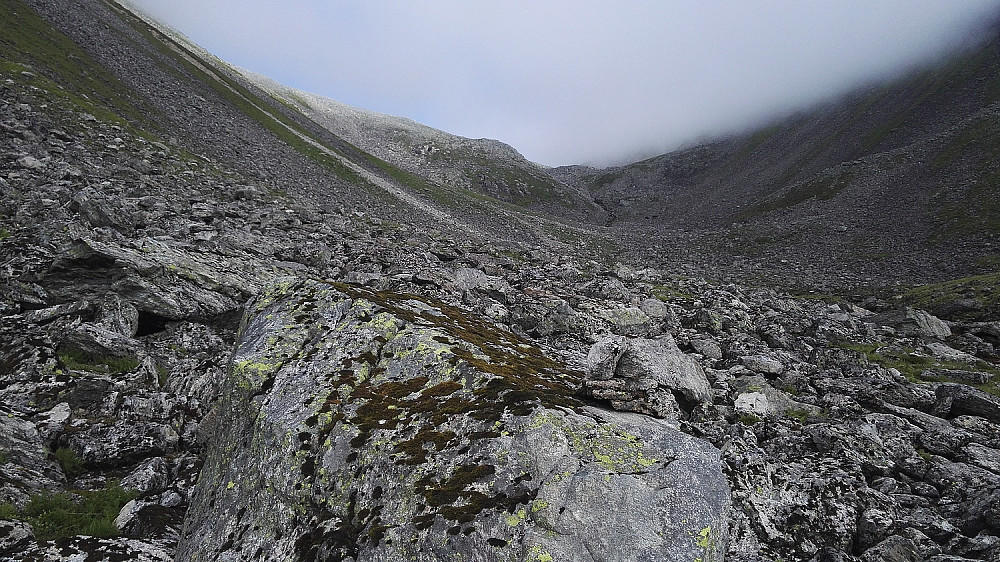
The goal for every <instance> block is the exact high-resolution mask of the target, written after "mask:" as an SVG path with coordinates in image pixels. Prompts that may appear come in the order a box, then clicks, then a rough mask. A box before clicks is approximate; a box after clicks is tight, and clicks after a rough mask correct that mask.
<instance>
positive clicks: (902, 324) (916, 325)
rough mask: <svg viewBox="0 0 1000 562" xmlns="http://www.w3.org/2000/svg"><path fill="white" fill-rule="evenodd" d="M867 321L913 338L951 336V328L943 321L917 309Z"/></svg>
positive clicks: (885, 314) (904, 309)
mask: <svg viewBox="0 0 1000 562" xmlns="http://www.w3.org/2000/svg"><path fill="white" fill-rule="evenodd" d="M865 320H866V321H867V322H872V323H874V324H878V325H880V326H891V327H893V328H895V329H897V330H899V331H900V332H901V333H903V334H906V335H911V336H919V337H925V338H937V339H944V338H947V337H948V336H950V335H951V328H949V327H948V324H946V323H945V322H944V321H943V320H941V319H940V318H938V317H936V316H933V315H931V314H928V313H927V312H925V311H923V310H919V309H916V308H910V307H906V308H902V309H899V310H890V311H888V312H883V313H881V314H877V315H875V316H870V317H868V318H866V319H865Z"/></svg>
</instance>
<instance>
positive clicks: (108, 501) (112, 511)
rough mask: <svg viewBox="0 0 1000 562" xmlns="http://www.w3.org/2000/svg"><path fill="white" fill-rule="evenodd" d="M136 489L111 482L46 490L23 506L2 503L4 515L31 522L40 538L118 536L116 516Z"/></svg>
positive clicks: (1, 517)
mask: <svg viewBox="0 0 1000 562" xmlns="http://www.w3.org/2000/svg"><path fill="white" fill-rule="evenodd" d="M134 498H135V493H134V492H130V491H127V490H125V489H123V488H122V487H121V486H120V485H119V484H118V483H117V482H111V483H109V484H108V486H107V487H106V488H104V489H102V490H75V491H73V492H58V493H52V492H48V491H45V492H42V493H40V494H38V495H36V496H33V497H32V498H31V499H30V500H29V501H28V504H27V505H25V506H24V509H23V510H20V511H19V510H18V509H17V508H16V507H14V506H13V505H12V504H9V503H5V504H0V519H17V520H20V521H25V522H27V523H28V524H30V525H31V528H32V529H34V531H35V538H36V539H38V540H40V541H50V540H57V539H62V538H67V537H73V536H76V535H88V536H92V537H115V536H118V535H119V534H120V533H119V531H118V528H117V527H115V517H117V516H118V513H119V512H120V511H121V509H122V507H123V506H124V505H125V504H126V503H128V502H129V501H130V500H132V499H134Z"/></svg>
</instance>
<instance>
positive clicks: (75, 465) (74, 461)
mask: <svg viewBox="0 0 1000 562" xmlns="http://www.w3.org/2000/svg"><path fill="white" fill-rule="evenodd" d="M52 454H53V455H55V457H56V460H57V461H59V466H61V467H62V471H63V474H65V475H66V478H68V479H70V480H72V479H74V478H76V477H77V476H80V475H81V474H83V473H84V472H86V471H87V470H86V469H85V468H84V466H83V461H82V460H81V459H80V457H78V456H77V454H76V452H75V451H74V450H73V449H70V448H69V447H59V448H58V449H56V450H55V451H53V453H52Z"/></svg>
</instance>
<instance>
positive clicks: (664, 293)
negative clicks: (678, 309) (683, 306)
mask: <svg viewBox="0 0 1000 562" xmlns="http://www.w3.org/2000/svg"><path fill="white" fill-rule="evenodd" d="M652 293H653V296H654V297H655V298H658V299H660V300H661V301H672V300H677V299H684V300H690V299H693V298H695V294H694V293H691V292H688V291H685V290H683V289H681V288H679V287H671V286H669V285H657V286H655V287H653V290H652Z"/></svg>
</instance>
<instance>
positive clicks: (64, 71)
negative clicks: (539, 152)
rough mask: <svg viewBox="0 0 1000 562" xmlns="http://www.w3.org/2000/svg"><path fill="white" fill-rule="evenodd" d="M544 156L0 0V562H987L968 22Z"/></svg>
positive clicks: (981, 48)
mask: <svg viewBox="0 0 1000 562" xmlns="http://www.w3.org/2000/svg"><path fill="white" fill-rule="evenodd" d="M994 29H995V30H996V33H995V34H994V35H993V36H991V37H988V38H987V39H986V40H984V41H982V42H980V43H978V44H977V45H976V46H975V47H970V48H969V49H966V50H964V51H962V52H959V53H955V54H953V55H952V56H950V57H949V58H947V59H946V60H942V61H939V62H937V63H934V64H933V65H930V66H926V67H923V68H920V69H916V70H913V71H912V72H911V73H909V74H907V75H906V76H904V77H902V78H900V79H897V80H893V81H890V82H886V83H880V84H874V85H871V86H869V87H867V88H864V89H861V90H858V91H855V92H854V93H852V94H851V95H849V96H847V97H844V98H841V99H838V100H835V101H830V102H827V103H825V104H823V105H821V106H817V107H814V108H813V109H811V110H809V111H803V112H800V113H797V114H795V115H793V116H790V117H786V118H783V119H780V120H777V121H774V122H773V123H772V124H771V125H770V126H767V127H764V128H760V129H759V130H755V131H750V132H747V133H745V134H740V135H735V136H730V137H726V138H720V139H716V140H714V141H711V142H707V143H703V144H699V145H696V146H692V147H690V148H686V149H683V150H679V151H675V152H672V153H669V154H664V155H662V156H657V157H654V158H650V159H648V160H644V161H641V162H635V163H632V164H628V165H624V166H618V167H613V168H607V169H594V168H588V167H585V166H571V167H562V168H546V167H543V166H539V165H536V164H534V163H532V162H529V161H528V160H526V159H525V158H523V157H522V156H521V155H520V154H519V153H518V152H517V151H516V150H515V149H513V148H511V147H510V146H507V145H505V144H503V143H501V142H498V141H494V140H487V139H478V140H473V139H467V138H462V137H459V136H455V135H451V134H448V133H446V132H443V131H439V130H435V129H432V128H430V127H427V126H424V125H421V124H419V123H416V122H413V121H410V120H407V119H402V118H397V117H391V116H387V115H382V114H378V113H374V112H370V111H366V110H362V109H358V108H354V107H350V106H347V105H344V104H341V103H338V102H336V101H333V100H329V99H325V98H322V97H319V96H316V95H313V94H309V93H305V92H300V91H297V90H294V89H292V88H288V87H285V86H282V85H280V84H277V83H275V82H274V81H272V80H270V79H268V78H266V77H263V76H259V75H255V74H252V73H250V72H246V71H244V70H241V69H239V68H235V67H233V66H231V65H228V64H227V63H225V62H223V61H221V60H219V59H218V58H216V57H214V56H212V55H211V54H210V53H208V52H206V51H205V50H203V49H201V48H200V47H198V46H197V45H194V44H192V43H191V42H190V41H189V40H187V39H186V38H184V37H183V36H181V35H180V34H179V33H177V32H175V31H173V30H171V29H170V28H168V27H166V26H164V25H162V24H160V23H158V22H156V21H153V20H152V19H150V18H148V17H146V16H143V15H141V14H140V13H139V12H138V11H137V10H135V9H133V8H132V7H130V6H129V5H127V4H123V3H119V2H116V1H114V0H73V1H71V2H70V1H65V0H0V281H2V282H0V317H2V320H0V559H3V560H16V561H27V560H37V561H42V560H62V561H67V562H69V561H84V560H85V561H116V562H117V561H125V560H136V561H143V562H153V561H167V560H178V561H184V562H193V561H207V560H223V561H237V560H281V561H328V560H329V561H341V560H343V561H348V560H350V561H398V560H417V561H436V560H451V561H458V560H462V561H472V560H498V561H499V560H503V561H534V562H555V561H584V562H597V561H654V560H655V561H685V562H694V561H700V562H709V561H721V560H730V561H740V562H752V561H764V560H768V561H777V560H784V561H789V560H812V561H817V562H840V561H843V562H858V561H865V562H876V561H896V562H903V561H925V560H926V561H936V562H962V561H965V560H985V561H992V562H998V561H1000V27H996V26H995V27H994Z"/></svg>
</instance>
